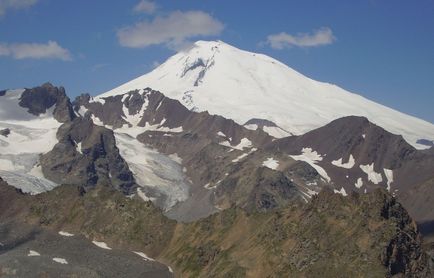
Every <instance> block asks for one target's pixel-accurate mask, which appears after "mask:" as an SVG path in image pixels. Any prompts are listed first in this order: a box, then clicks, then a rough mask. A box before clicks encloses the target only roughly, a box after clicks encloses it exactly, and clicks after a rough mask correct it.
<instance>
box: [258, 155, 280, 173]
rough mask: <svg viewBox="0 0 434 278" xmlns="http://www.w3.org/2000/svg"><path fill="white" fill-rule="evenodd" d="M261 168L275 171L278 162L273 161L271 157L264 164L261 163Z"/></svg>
mask: <svg viewBox="0 0 434 278" xmlns="http://www.w3.org/2000/svg"><path fill="white" fill-rule="evenodd" d="M262 166H265V167H267V168H270V169H272V170H276V169H277V167H279V161H277V160H275V159H274V158H272V157H269V158H267V160H265V161H264V162H262Z"/></svg>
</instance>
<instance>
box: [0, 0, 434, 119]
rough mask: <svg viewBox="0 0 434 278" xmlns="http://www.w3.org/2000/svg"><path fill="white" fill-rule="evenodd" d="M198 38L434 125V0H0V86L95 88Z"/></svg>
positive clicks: (133, 74)
mask: <svg viewBox="0 0 434 278" xmlns="http://www.w3.org/2000/svg"><path fill="white" fill-rule="evenodd" d="M189 24H190V25H189ZM179 26H188V28H187V29H189V30H187V29H186V28H184V29H183V28H182V27H179ZM178 27H179V28H178ZM174 29H176V31H173V30H174ZM198 39H205V40H207V39H210V40H211V39H220V40H223V41H224V42H226V43H229V44H232V45H234V46H236V47H238V48H241V49H245V50H249V51H254V52H261V53H265V54H267V55H270V56H272V57H274V58H276V59H278V60H280V61H282V62H284V63H285V64H287V65H289V66H290V67H292V68H294V69H295V70H298V71H299V72H301V73H303V74H305V75H307V76H309V77H311V78H314V79H317V80H320V81H326V82H330V83H334V84H337V85H339V86H341V87H343V88H345V89H347V90H349V91H351V92H355V93H359V94H361V95H363V96H365V97H367V98H370V99H372V100H374V101H377V102H379V103H381V104H384V105H387V106H390V107H392V108H395V109H398V110H400V111H402V112H405V113H408V114H411V115H415V116H417V117H420V118H423V119H425V120H428V121H430V122H433V123H434V109H433V107H434V1H433V0H418V1H410V0H409V1H403V0H366V1H362V0H357V1H344V0H342V1H327V0H322V1H310V0H304V1H289V0H281V1H277V0H276V1H273V0H267V1H242V0H231V1H226V0H219V1H217V0H214V1H211V0H209V1H207V0H195V1H193V0H182V1H174V0H167V1H158V0H157V1H153V2H151V1H142V3H141V1H140V0H126V1H103V0H87V1H85V0H76V1H68V0H0V87H1V88H18V87H31V86H36V85H38V84H41V83H43V82H46V81H50V82H52V83H54V84H56V85H63V86H64V87H65V88H66V90H67V92H68V94H69V95H70V96H72V97H74V96H76V95H78V94H80V93H85V92H87V93H90V94H91V95H96V94H99V93H102V92H105V91H107V90H109V89H112V88H114V87H116V86H117V85H120V84H121V83H124V82H126V81H128V80H130V79H132V78H134V77H137V76H139V75H141V74H144V73H146V72H148V71H150V70H152V68H153V67H155V65H157V64H158V63H161V62H164V60H165V59H167V58H168V57H169V56H171V55H172V54H174V53H175V52H176V49H178V48H180V47H182V46H183V45H185V44H188V43H189V42H192V41H195V40H198Z"/></svg>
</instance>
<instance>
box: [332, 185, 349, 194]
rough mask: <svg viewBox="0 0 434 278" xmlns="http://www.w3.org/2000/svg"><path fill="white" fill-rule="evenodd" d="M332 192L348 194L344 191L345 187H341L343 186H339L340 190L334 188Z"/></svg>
mask: <svg viewBox="0 0 434 278" xmlns="http://www.w3.org/2000/svg"><path fill="white" fill-rule="evenodd" d="M333 192H334V193H338V194H341V195H342V196H348V194H347V192H346V191H345V188H343V187H342V188H341V190H336V189H334V190H333Z"/></svg>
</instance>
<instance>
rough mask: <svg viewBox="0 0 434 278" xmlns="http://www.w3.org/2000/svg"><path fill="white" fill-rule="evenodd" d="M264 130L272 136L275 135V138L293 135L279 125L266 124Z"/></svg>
mask: <svg viewBox="0 0 434 278" xmlns="http://www.w3.org/2000/svg"><path fill="white" fill-rule="evenodd" d="M262 130H263V131H265V132H266V133H268V134H269V135H270V136H273V137H274V138H284V137H288V136H291V133H289V132H287V131H286V130H284V129H281V128H280V127H278V126H264V127H263V128H262Z"/></svg>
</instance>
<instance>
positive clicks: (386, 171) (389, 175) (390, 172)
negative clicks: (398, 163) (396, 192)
mask: <svg viewBox="0 0 434 278" xmlns="http://www.w3.org/2000/svg"><path fill="white" fill-rule="evenodd" d="M384 175H385V176H386V179H387V191H389V192H390V189H391V184H392V182H393V170H390V169H386V168H384Z"/></svg>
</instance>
